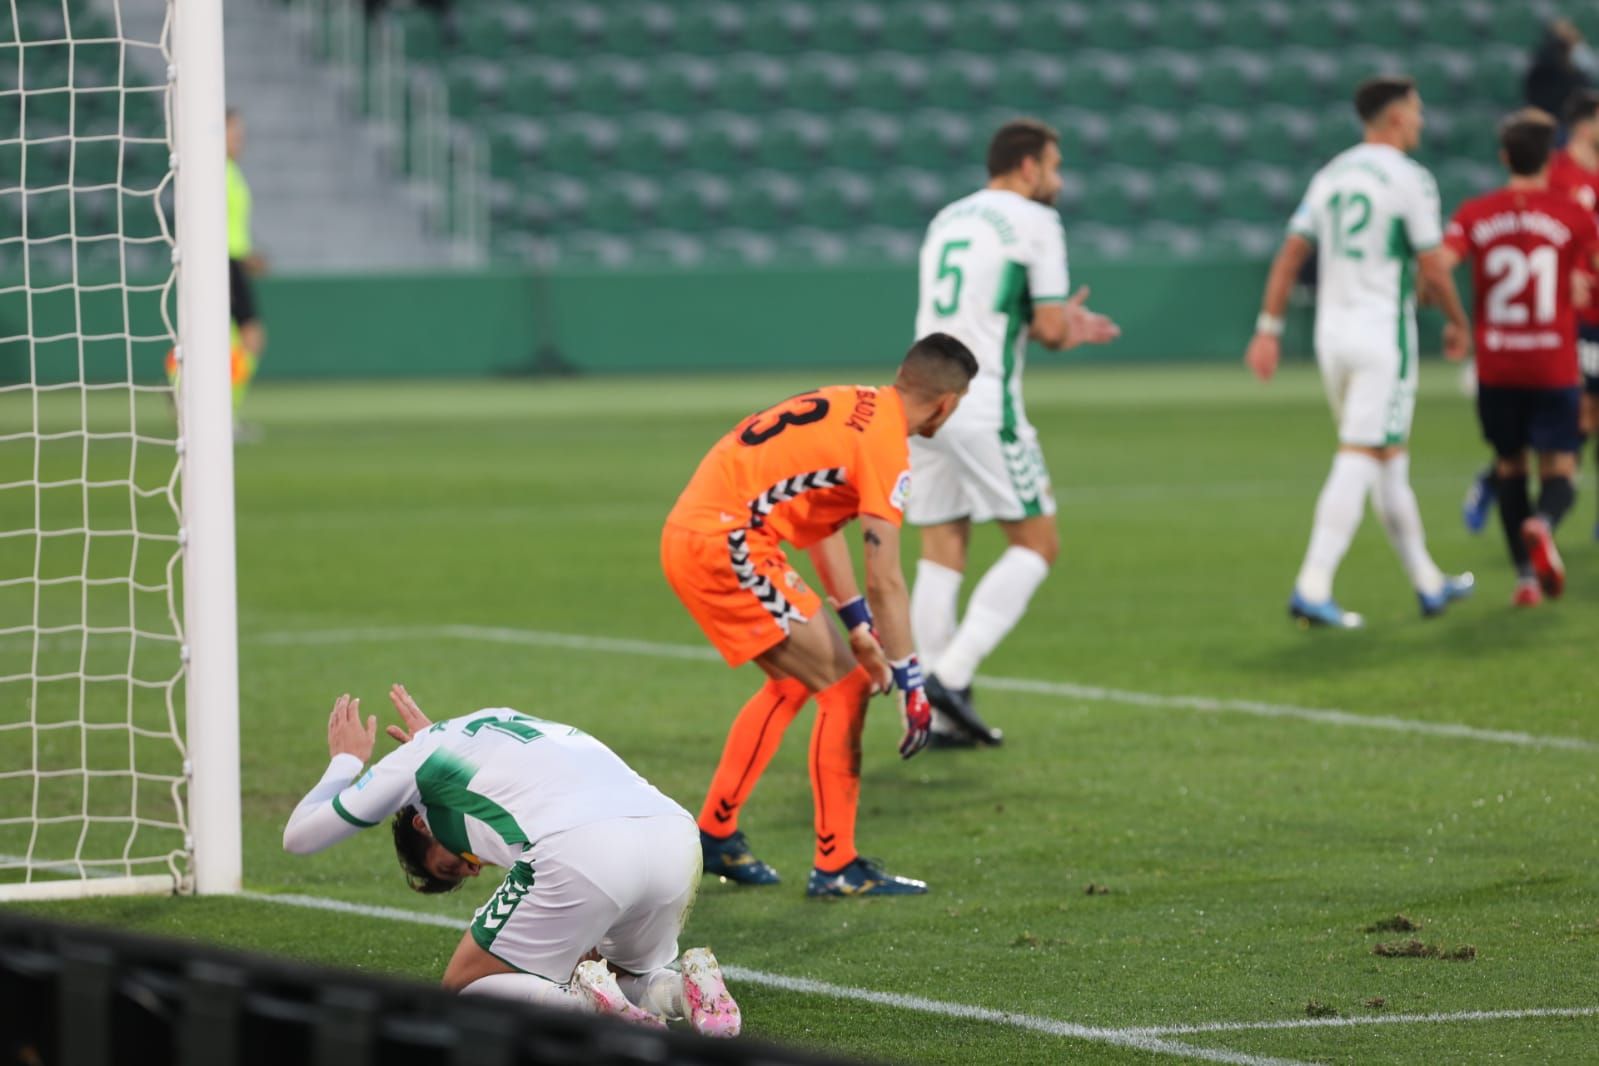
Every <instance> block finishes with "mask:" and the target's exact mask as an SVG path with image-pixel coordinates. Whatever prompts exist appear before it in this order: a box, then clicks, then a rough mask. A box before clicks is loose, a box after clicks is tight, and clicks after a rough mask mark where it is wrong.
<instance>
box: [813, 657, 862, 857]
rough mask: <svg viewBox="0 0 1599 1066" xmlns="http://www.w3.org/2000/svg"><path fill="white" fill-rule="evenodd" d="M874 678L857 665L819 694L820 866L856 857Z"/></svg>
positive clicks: (815, 751) (816, 752) (817, 795)
mask: <svg viewBox="0 0 1599 1066" xmlns="http://www.w3.org/2000/svg"><path fill="white" fill-rule="evenodd" d="M871 695H872V682H871V679H870V678H869V677H867V675H866V671H865V670H863V669H861V668H860V667H856V668H855V669H854V670H853V671H851V672H850V673H849V675H848V676H846V677H845V678H844V680H842V681H839V682H837V683H836V684H834V685H832V686H831V687H829V688H825V689H823V690H822V691H821V692H818V693H817V694H816V704H817V710H816V727H815V728H814V729H813V730H811V793H812V795H813V796H814V797H815V800H816V868H817V869H819V870H825V871H827V872H828V873H834V872H836V871H838V870H841V869H843V868H844V867H845V866H847V865H849V864H850V863H852V862H854V861H855V859H856V856H857V855H858V854H859V853H858V852H857V851H856V850H855V812H856V808H857V807H858V806H859V803H860V795H861V726H862V725H863V724H864V723H865V721H866V701H867V700H869V699H870V698H871Z"/></svg>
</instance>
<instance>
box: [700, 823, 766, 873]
mask: <svg viewBox="0 0 1599 1066" xmlns="http://www.w3.org/2000/svg"><path fill="white" fill-rule="evenodd" d="M700 854H701V855H702V856H703V857H704V860H705V872H706V873H708V874H716V875H717V876H718V877H720V878H722V879H724V880H727V881H737V882H738V883H739V884H741V885H775V884H777V883H778V881H780V880H782V878H780V877H778V876H777V871H776V870H774V869H772V868H771V867H770V866H768V865H767V864H766V863H764V862H762V861H761V860H760V859H757V858H756V857H755V853H754V852H753V851H751V850H750V846H749V842H748V841H746V840H745V839H744V834H743V833H742V832H740V831H737V830H735V831H734V832H733V833H731V834H730V835H728V836H725V837H713V836H711V834H709V833H707V832H706V831H705V830H703V829H701V830H700Z"/></svg>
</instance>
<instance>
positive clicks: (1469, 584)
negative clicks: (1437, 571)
mask: <svg viewBox="0 0 1599 1066" xmlns="http://www.w3.org/2000/svg"><path fill="white" fill-rule="evenodd" d="M1476 587H1477V579H1476V577H1474V576H1473V575H1472V573H1471V571H1470V570H1468V571H1466V572H1465V573H1464V574H1456V575H1455V576H1454V577H1450V576H1449V575H1447V574H1445V575H1444V587H1443V588H1441V589H1439V590H1438V593H1437V594H1436V595H1433V596H1429V595H1427V594H1426V593H1425V592H1417V593H1416V599H1417V600H1419V601H1420V602H1421V616H1422V617H1423V618H1436V617H1437V616H1438V615H1441V614H1443V613H1444V608H1445V607H1448V606H1449V605H1450V604H1451V603H1454V602H1455V601H1456V600H1463V599H1465V598H1466V597H1467V596H1470V595H1471V593H1472V590H1473V589H1475V588H1476Z"/></svg>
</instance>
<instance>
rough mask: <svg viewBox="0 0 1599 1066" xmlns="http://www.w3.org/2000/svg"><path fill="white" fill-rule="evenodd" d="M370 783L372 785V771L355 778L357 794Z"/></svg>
mask: <svg viewBox="0 0 1599 1066" xmlns="http://www.w3.org/2000/svg"><path fill="white" fill-rule="evenodd" d="M371 783H372V771H371V770H368V771H367V772H366V773H364V774H362V775H361V776H360V777H358V778H356V781H355V790H356V791H357V792H359V791H361V790H362V789H363V788H365V787H366V786H367V785H369V784H371Z"/></svg>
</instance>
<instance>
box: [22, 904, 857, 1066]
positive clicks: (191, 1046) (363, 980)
mask: <svg viewBox="0 0 1599 1066" xmlns="http://www.w3.org/2000/svg"><path fill="white" fill-rule="evenodd" d="M735 991H736V989H735ZM302 1063H303V1064H306V1066H379V1064H381V1066H466V1064H468V1063H470V1064H472V1066H534V1064H538V1066H577V1064H588V1066H646V1064H648V1066H839V1064H840V1060H837V1059H822V1058H819V1057H817V1056H815V1055H810V1054H806V1053H803V1052H794V1051H787V1050H783V1049H780V1048H776V1047H772V1046H771V1045H766V1044H761V1043H758V1042H755V1041H746V1040H737V1041H712V1040H705V1039H702V1038H699V1037H697V1036H694V1035H693V1034H691V1033H684V1032H665V1033H663V1032H655V1031H650V1030H645V1029H640V1028H637V1027H634V1026H629V1025H626V1024H624V1023H621V1022H613V1021H612V1020H610V1019H608V1018H598V1017H594V1016H591V1015H585V1014H578V1013H574V1012H565V1011H559V1012H550V1011H543V1010H536V1009H534V1008H532V1007H524V1006H521V1005H519V1004H515V1003H507V1002H503V1001H497V1000H490V999H486V998H483V997H477V996H469V997H461V996H454V995H450V994H449V993H446V992H444V991H443V990H442V989H439V988H436V987H431V986H427V985H421V984H413V983H408V982H403V981H395V980H389V979H385V978H377V977H370V976H366V975H362V974H357V973H351V972H345V971H338V970H329V969H322V968H318V967H312V966H304V965H300V964H298V963H292V962H286V961H283V960H280V959H271V958H265V957H262V956H254V955H246V954H243V953H237V952H227V951H220V950H216V949H213V948H206V947H200V946H197V945H194V944H189V943H186V942H183V941H178V940H159V939H155V938H150V937H140V936H131V935H128V934H126V933H121V932H117V931H115V930H111V929H102V928H96V927H92V926H72V925H65V924H61V923H56V922H45V921H40V920H37V919H34V918H31V917H28V916H25V915H20V914H8V913H5V912H3V911H0V1064H4V1066H12V1064H16V1066H112V1064H115V1066H146V1064H149V1066H157V1064H159V1066H299V1064H302Z"/></svg>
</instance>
